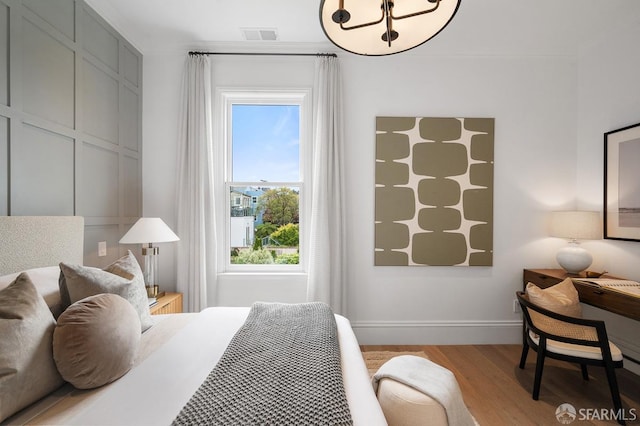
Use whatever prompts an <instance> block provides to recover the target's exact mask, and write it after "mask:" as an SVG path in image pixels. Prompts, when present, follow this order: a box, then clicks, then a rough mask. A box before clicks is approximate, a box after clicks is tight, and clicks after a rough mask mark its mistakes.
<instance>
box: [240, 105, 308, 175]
mask: <svg viewBox="0 0 640 426" xmlns="http://www.w3.org/2000/svg"><path fill="white" fill-rule="evenodd" d="M232 117H233V125H232V132H233V133H232V135H233V176H232V180H233V181H236V182H258V181H261V180H265V181H268V182H297V181H299V180H300V161H299V158H300V155H299V151H300V131H299V129H300V114H299V106H298V105H239V104H235V105H233V106H232Z"/></svg>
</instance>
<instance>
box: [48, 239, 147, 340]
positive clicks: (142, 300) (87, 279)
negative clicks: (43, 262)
mask: <svg viewBox="0 0 640 426" xmlns="http://www.w3.org/2000/svg"><path fill="white" fill-rule="evenodd" d="M60 270H61V271H62V272H61V275H60V297H61V299H62V304H63V306H64V307H66V306H68V305H69V304H71V303H75V302H77V301H79V300H82V299H84V298H85V297H89V296H93V295H95V294H100V293H111V294H117V295H119V296H122V297H124V298H125V299H127V300H128V301H129V303H131V305H132V306H133V307H134V308H135V310H136V312H138V315H139V316H140V325H141V330H142V331H145V330H146V329H148V328H149V327H151V326H152V325H153V320H152V319H151V314H150V313H149V299H148V297H147V290H146V288H145V286H144V276H143V274H142V270H141V269H140V265H138V261H137V260H136V258H135V256H134V255H133V253H131V251H129V252H128V253H127V254H126V255H125V256H123V257H121V258H120V259H118V260H117V261H115V262H114V263H112V264H111V265H109V266H107V267H106V268H104V269H100V268H93V267H90V266H80V265H69V264H66V263H61V264H60ZM65 305H66V306H65Z"/></svg>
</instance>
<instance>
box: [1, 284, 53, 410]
mask: <svg viewBox="0 0 640 426" xmlns="http://www.w3.org/2000/svg"><path fill="white" fill-rule="evenodd" d="M55 325H56V322H55V320H54V319H53V315H52V314H51V311H50V310H49V308H48V307H47V304H46V303H45V301H44V299H43V298H42V296H41V295H40V294H38V291H37V289H36V287H35V286H34V284H33V283H32V282H31V279H30V278H29V275H28V274H27V273H22V274H20V275H18V277H17V278H16V279H15V281H13V282H12V283H11V284H9V286H8V287H7V288H5V289H4V290H2V291H0V422H1V421H2V420H4V419H6V418H7V417H9V416H10V415H12V414H13V413H15V412H17V411H18V410H20V409H22V408H24V407H26V406H27V405H29V404H31V403H33V402H35V401H37V400H38V399H40V398H42V397H43V396H45V395H47V394H48V393H50V392H52V391H54V390H56V389H57V388H59V387H60V386H61V385H62V384H63V383H64V381H63V380H62V377H60V374H59V373H58V370H57V369H56V365H55V363H54V361H53V352H52V349H51V342H52V337H53V330H54V328H55Z"/></svg>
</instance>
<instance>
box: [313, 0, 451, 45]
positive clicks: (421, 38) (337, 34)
mask: <svg viewBox="0 0 640 426" xmlns="http://www.w3.org/2000/svg"><path fill="white" fill-rule="evenodd" d="M345 4H346V6H345ZM459 5H460V0H322V3H321V4H320V23H321V24H322V29H323V31H324V33H325V34H326V35H327V37H328V38H329V40H331V42H332V43H333V44H335V45H336V46H338V47H339V48H341V49H344V50H346V51H348V52H351V53H356V54H358V55H370V56H381V55H391V54H393V53H399V52H404V51H405V50H409V49H412V48H414V47H416V46H419V45H421V44H422V43H424V42H426V41H427V40H430V39H431V38H433V37H434V36H435V35H436V34H438V33H439V32H440V31H442V29H443V28H444V27H446V26H447V24H448V23H449V22H450V21H451V19H453V16H454V15H455V14H456V12H457V11H458V6H459Z"/></svg>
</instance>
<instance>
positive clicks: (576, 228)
mask: <svg viewBox="0 0 640 426" xmlns="http://www.w3.org/2000/svg"><path fill="white" fill-rule="evenodd" d="M550 235H551V236H552V237H560V238H568V239H569V245H567V246H566V247H564V248H562V249H560V250H559V251H558V253H557V254H556V260H557V261H558V264H559V265H560V266H561V267H562V268H563V269H564V270H565V271H567V272H569V273H571V274H577V273H579V272H581V271H584V270H585V269H587V268H588V267H589V266H590V265H591V262H592V261H593V257H592V256H591V254H590V253H589V252H588V251H586V250H585V249H584V248H582V247H580V243H579V242H578V240H599V239H600V238H602V227H601V225H600V212H592V211H556V212H552V213H551V223H550Z"/></svg>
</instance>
